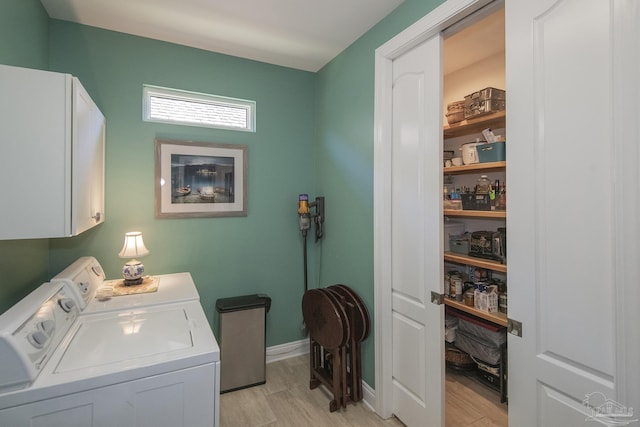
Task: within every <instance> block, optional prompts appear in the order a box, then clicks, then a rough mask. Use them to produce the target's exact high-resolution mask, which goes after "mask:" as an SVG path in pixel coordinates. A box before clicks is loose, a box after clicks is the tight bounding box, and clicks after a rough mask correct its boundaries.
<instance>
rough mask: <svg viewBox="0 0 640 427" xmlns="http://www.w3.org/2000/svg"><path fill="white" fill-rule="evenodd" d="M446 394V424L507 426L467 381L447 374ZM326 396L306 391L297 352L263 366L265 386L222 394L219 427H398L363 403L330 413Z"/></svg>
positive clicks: (305, 372)
mask: <svg viewBox="0 0 640 427" xmlns="http://www.w3.org/2000/svg"><path fill="white" fill-rule="evenodd" d="M446 393H447V396H446V411H445V419H446V427H465V426H469V427H471V426H473V427H505V426H507V407H506V405H504V404H500V398H499V396H498V394H497V393H495V392H493V391H491V390H488V389H487V388H486V387H484V386H483V385H481V384H479V383H476V382H475V381H474V380H473V379H470V378H467V377H465V376H463V375H460V374H455V373H447V381H446ZM330 399H331V394H330V393H329V392H328V391H327V390H326V389H325V388H324V387H322V386H320V387H318V388H316V389H314V390H310V389H309V358H308V355H303V356H297V357H293V358H290V359H286V360H281V361H278V362H274V363H270V364H268V365H267V382H266V384H263V385H260V386H255V387H249V388H246V389H243V390H238V391H234V392H230V393H224V394H222V395H221V396H220V426H221V427H263V426H269V427H275V426H278V427H280V426H282V427H289V426H290V427H303V426H313V427H316V426H317V427H323V426H327V427H359V426H362V427H376V426H394V427H402V426H403V424H402V423H401V422H399V421H398V420H397V419H395V418H391V419H388V420H383V419H381V418H380V417H378V416H377V415H376V414H375V413H374V412H373V411H372V410H371V409H370V408H369V407H368V406H367V405H366V404H365V403H364V402H358V403H356V404H349V405H347V408H346V409H341V410H338V411H336V412H333V413H331V412H329V400H330ZM425 427H430V426H425Z"/></svg>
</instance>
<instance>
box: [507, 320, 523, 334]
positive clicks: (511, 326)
mask: <svg viewBox="0 0 640 427" xmlns="http://www.w3.org/2000/svg"><path fill="white" fill-rule="evenodd" d="M507 332H509V333H510V334H511V335H515V336H517V337H520V338H522V322H519V321H517V320H513V319H507Z"/></svg>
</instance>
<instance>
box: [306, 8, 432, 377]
mask: <svg viewBox="0 0 640 427" xmlns="http://www.w3.org/2000/svg"><path fill="white" fill-rule="evenodd" d="M440 3H442V1H441V0H430V1H426V0H405V2H404V3H403V4H402V5H401V6H400V7H398V8H397V9H396V10H395V11H394V12H393V13H391V14H390V15H389V16H387V17H386V18H385V19H384V20H382V21H381V22H380V23H378V24H377V25H376V26H375V27H374V28H372V29H371V30H370V31H369V32H367V33H366V34H365V35H364V36H362V37H361V38H360V39H359V40H358V41H356V42H355V43H354V44H352V45H351V46H350V47H349V48H348V49H346V50H345V51H344V52H342V54H340V55H339V56H337V57H336V58H335V59H334V60H333V61H331V62H330V63H329V64H328V65H327V66H325V67H324V68H323V69H322V70H320V72H319V73H317V76H316V114H315V120H316V142H315V144H316V145H315V151H314V158H315V161H316V165H317V168H318V174H317V176H318V180H317V183H316V185H317V188H318V190H319V191H320V192H322V193H324V194H325V196H326V197H327V199H328V200H329V202H327V218H330V219H331V221H332V222H331V223H332V227H331V229H330V230H328V231H327V239H326V241H325V242H324V246H323V248H322V257H321V262H320V263H319V264H320V280H321V283H322V284H323V285H327V284H332V283H338V282H341V283H345V284H348V285H350V286H351V287H353V288H354V289H355V290H356V291H357V292H358V293H359V294H360V295H361V296H362V298H363V299H364V301H365V303H366V305H367V307H368V308H369V312H370V315H371V319H372V322H373V308H374V299H373V296H374V295H373V294H374V292H373V291H374V289H373V267H374V266H373V111H374V75H375V65H374V59H375V50H376V49H377V48H378V47H379V46H381V45H383V44H384V43H385V42H387V41H388V40H389V39H391V38H392V37H393V36H395V35H396V34H398V33H399V32H401V31H402V30H403V29H405V28H406V27H407V26H409V25H410V24H412V23H414V22H415V21H417V20H418V19H420V18H421V17H423V16H424V15H426V14H427V13H429V12H430V11H431V10H432V9H433V8H435V7H436V6H438V5H439V4H440ZM362 363H363V378H364V379H365V381H366V382H367V383H368V384H369V385H371V386H374V368H375V355H374V338H373V332H372V333H371V335H370V336H369V338H368V339H367V340H366V341H365V342H364V343H363V346H362Z"/></svg>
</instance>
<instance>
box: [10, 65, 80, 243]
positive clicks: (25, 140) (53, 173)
mask: <svg viewBox="0 0 640 427" xmlns="http://www.w3.org/2000/svg"><path fill="white" fill-rule="evenodd" d="M70 112H71V77H70V76H69V75H66V74H61V73H52V72H47V71H40V70H30V69H25V68H19V67H11V66H5V65H0V183H2V184H1V186H0V197H1V198H2V202H1V209H0V239H28V238H45V237H60V236H64V235H68V234H69V222H68V221H67V218H68V217H69V208H70V206H71V192H70V188H71V186H70V182H71V119H70Z"/></svg>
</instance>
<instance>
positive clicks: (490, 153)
mask: <svg viewBox="0 0 640 427" xmlns="http://www.w3.org/2000/svg"><path fill="white" fill-rule="evenodd" d="M476 151H477V152H478V160H479V161H480V163H489V162H503V161H505V160H506V158H507V157H506V144H505V143H504V142H491V143H487V144H478V145H477V146H476Z"/></svg>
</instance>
